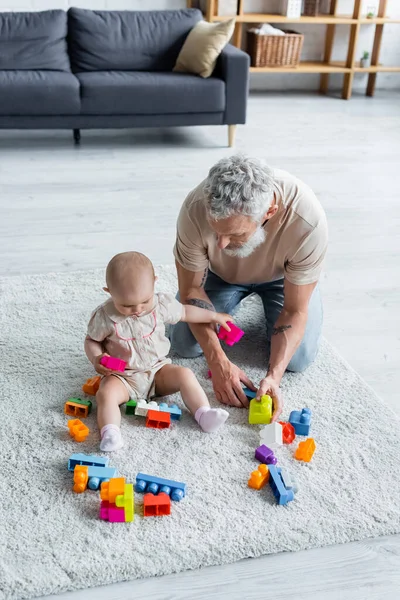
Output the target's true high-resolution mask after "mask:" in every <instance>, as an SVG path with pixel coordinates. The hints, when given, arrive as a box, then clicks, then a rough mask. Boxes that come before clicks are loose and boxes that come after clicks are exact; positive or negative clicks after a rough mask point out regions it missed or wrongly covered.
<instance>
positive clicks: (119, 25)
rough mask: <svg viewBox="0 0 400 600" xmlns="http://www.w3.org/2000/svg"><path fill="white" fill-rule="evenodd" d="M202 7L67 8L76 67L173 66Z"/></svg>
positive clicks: (138, 68)
mask: <svg viewBox="0 0 400 600" xmlns="http://www.w3.org/2000/svg"><path fill="white" fill-rule="evenodd" d="M201 18H202V15H201V12H200V11H199V10H195V9H188V10H165V11H164V10H156V11H143V12H141V11H93V10H84V9H80V8H71V9H70V10H69V11H68V19H69V21H68V37H69V53H70V57H71V64H72V68H73V70H74V71H172V68H173V66H174V64H175V62H176V59H177V57H178V54H179V52H180V49H181V48H182V45H183V43H184V41H185V39H186V36H187V35H188V33H189V32H190V30H191V29H192V27H193V26H194V25H195V24H196V23H197V22H198V21H200V20H201Z"/></svg>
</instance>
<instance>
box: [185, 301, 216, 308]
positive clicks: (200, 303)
mask: <svg viewBox="0 0 400 600" xmlns="http://www.w3.org/2000/svg"><path fill="white" fill-rule="evenodd" d="M186 304H191V305H192V306H198V307H199V308H205V309H206V310H215V308H214V307H213V305H212V304H211V302H206V301H205V300H200V298H191V299H190V300H188V301H187V302H186Z"/></svg>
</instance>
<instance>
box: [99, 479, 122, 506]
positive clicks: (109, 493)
mask: <svg viewBox="0 0 400 600" xmlns="http://www.w3.org/2000/svg"><path fill="white" fill-rule="evenodd" d="M124 493H125V477H113V478H112V479H110V481H103V483H102V484H101V486H100V498H101V499H102V500H105V501H106V502H110V503H111V504H115V499H116V497H117V496H123V495H124Z"/></svg>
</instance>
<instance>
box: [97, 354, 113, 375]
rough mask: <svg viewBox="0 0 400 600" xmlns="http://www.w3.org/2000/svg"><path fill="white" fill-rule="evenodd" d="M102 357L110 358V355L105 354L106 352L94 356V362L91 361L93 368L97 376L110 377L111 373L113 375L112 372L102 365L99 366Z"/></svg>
mask: <svg viewBox="0 0 400 600" xmlns="http://www.w3.org/2000/svg"><path fill="white" fill-rule="evenodd" d="M103 356H110V355H109V354H107V353H106V352H103V354H99V355H98V356H96V357H95V358H94V360H93V366H94V368H95V371H96V373H98V374H99V375H111V374H112V373H114V371H112V370H111V369H107V367H105V366H104V365H102V364H100V361H101V359H102V358H103Z"/></svg>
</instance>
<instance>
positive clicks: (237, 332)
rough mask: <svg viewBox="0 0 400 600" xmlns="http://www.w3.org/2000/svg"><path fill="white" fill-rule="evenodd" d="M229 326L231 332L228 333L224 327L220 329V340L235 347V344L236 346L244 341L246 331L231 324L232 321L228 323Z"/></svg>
mask: <svg viewBox="0 0 400 600" xmlns="http://www.w3.org/2000/svg"><path fill="white" fill-rule="evenodd" d="M227 324H228V325H229V327H230V328H231V330H230V331H227V330H226V329H224V328H223V327H220V328H219V332H218V339H220V340H223V341H224V342H225V344H227V345H228V346H233V344H236V343H237V342H239V341H240V340H241V339H242V337H243V336H244V331H242V330H241V329H239V327H237V326H236V325H235V324H234V323H231V321H228V322H227Z"/></svg>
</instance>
